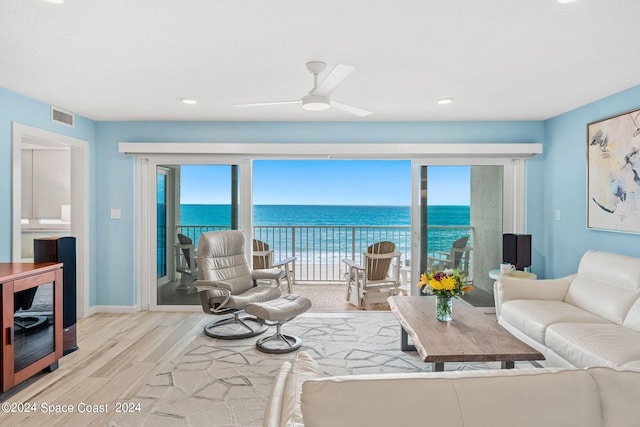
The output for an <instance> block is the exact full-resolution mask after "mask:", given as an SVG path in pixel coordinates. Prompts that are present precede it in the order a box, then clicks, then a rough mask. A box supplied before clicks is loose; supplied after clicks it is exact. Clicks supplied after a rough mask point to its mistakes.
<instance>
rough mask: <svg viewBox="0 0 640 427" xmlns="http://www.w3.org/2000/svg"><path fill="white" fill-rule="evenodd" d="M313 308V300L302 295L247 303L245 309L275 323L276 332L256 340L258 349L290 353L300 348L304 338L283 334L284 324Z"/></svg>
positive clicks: (269, 323) (266, 351)
mask: <svg viewBox="0 0 640 427" xmlns="http://www.w3.org/2000/svg"><path fill="white" fill-rule="evenodd" d="M310 308H311V301H310V300H309V298H305V297H303V296H300V295H286V296H284V297H281V298H278V299H274V300H270V301H265V302H252V303H249V304H247V306H246V307H245V309H244V311H245V312H247V313H248V314H251V315H252V316H255V317H257V318H258V319H262V320H263V321H264V322H265V323H266V324H267V325H275V326H276V333H275V334H273V335H271V336H268V337H263V338H260V339H259V340H258V341H256V347H257V348H258V350H260V351H263V352H265V353H288V352H290V351H294V350H296V349H298V348H300V345H301V344H302V340H301V339H300V338H299V337H296V336H293V335H287V334H283V333H282V331H281V329H282V325H283V324H284V323H286V322H288V321H289V320H291V319H293V318H294V317H296V316H298V315H299V314H302V313H304V312H305V311H307V310H309V309H310Z"/></svg>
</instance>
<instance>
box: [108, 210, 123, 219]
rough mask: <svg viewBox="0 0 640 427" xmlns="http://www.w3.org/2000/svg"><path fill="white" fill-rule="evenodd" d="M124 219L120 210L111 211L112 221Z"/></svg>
mask: <svg viewBox="0 0 640 427" xmlns="http://www.w3.org/2000/svg"><path fill="white" fill-rule="evenodd" d="M120 218H122V212H121V211H120V209H111V219H120Z"/></svg>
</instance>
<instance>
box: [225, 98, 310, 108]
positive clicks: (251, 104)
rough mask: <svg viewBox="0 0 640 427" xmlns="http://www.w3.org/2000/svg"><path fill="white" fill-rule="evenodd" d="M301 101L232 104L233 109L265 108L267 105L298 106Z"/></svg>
mask: <svg viewBox="0 0 640 427" xmlns="http://www.w3.org/2000/svg"><path fill="white" fill-rule="evenodd" d="M300 103H302V101H301V100H299V99H298V100H296V101H270V102H252V103H249V104H233V106H234V107H267V106H269V105H286V104H300Z"/></svg>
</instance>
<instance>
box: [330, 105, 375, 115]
mask: <svg viewBox="0 0 640 427" xmlns="http://www.w3.org/2000/svg"><path fill="white" fill-rule="evenodd" d="M331 106H332V107H334V108H337V109H338V110H342V111H344V112H345V113H349V114H353V115H354V116H358V117H365V116H368V115H369V114H373V113H372V112H371V111H367V110H364V109H362V108H358V107H354V106H352V105H348V104H345V103H343V102H338V101H331Z"/></svg>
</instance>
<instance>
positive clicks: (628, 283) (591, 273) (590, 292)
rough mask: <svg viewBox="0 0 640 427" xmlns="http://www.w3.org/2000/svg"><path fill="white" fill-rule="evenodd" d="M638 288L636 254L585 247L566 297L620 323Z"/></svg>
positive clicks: (638, 271)
mask: <svg viewBox="0 0 640 427" xmlns="http://www.w3.org/2000/svg"><path fill="white" fill-rule="evenodd" d="M639 290H640V262H638V258H634V257H630V256H626V255H619V254H614V253H609V252H595V251H587V252H586V253H585V254H584V255H583V256H582V259H581V260H580V265H579V266H578V275H577V277H576V279H575V280H574V281H573V282H572V283H571V286H570V287H569V291H568V292H567V296H566V298H565V301H566V302H568V303H570V304H573V305H575V306H577V307H580V308H583V309H585V310H587V311H590V312H591V313H595V314H597V315H598V316H601V317H604V318H605V319H608V320H610V321H612V322H614V323H617V324H619V325H622V322H623V321H624V318H625V316H626V315H627V313H628V311H629V309H630V308H631V306H632V305H633V303H634V302H635V301H636V300H637V299H638V291H639Z"/></svg>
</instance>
